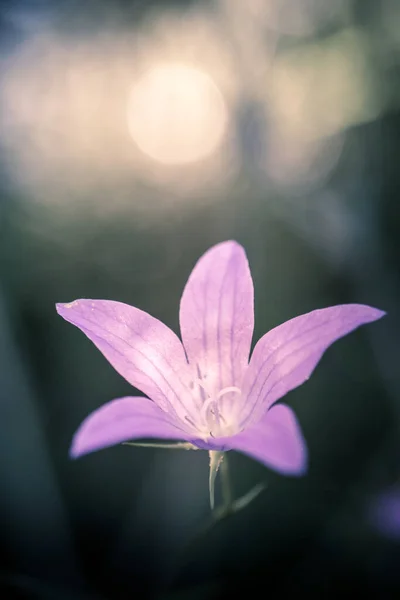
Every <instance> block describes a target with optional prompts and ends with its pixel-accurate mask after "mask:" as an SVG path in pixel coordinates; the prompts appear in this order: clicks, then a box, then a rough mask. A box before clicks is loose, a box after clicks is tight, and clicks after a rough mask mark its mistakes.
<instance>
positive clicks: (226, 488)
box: [221, 452, 233, 512]
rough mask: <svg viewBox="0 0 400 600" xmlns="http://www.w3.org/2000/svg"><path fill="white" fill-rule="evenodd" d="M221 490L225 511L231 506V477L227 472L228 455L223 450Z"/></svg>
mask: <svg viewBox="0 0 400 600" xmlns="http://www.w3.org/2000/svg"><path fill="white" fill-rule="evenodd" d="M221 491H222V505H223V509H224V511H226V512H229V511H230V509H231V506H232V499H233V497H232V487H231V477H230V473H229V462H228V456H227V453H226V452H225V454H224V458H223V460H222V461H221Z"/></svg>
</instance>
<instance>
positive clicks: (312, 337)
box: [241, 304, 385, 423]
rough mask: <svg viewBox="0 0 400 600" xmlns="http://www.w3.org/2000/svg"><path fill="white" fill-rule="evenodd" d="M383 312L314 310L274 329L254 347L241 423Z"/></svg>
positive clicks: (361, 308)
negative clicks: (332, 348) (329, 350)
mask: <svg viewBox="0 0 400 600" xmlns="http://www.w3.org/2000/svg"><path fill="white" fill-rule="evenodd" d="M384 314H385V313H384V312H383V311H381V310H378V309H376V308H372V307H370V306H365V305H362V304H343V305H339V306H331V307H330V308H324V309H320V310H314V311H312V312H310V313H307V314H305V315H301V316H300V317H296V318H294V319H291V320H290V321H287V322H286V323H283V324H282V325H279V326H278V327H275V329H272V330H271V331H270V332H268V333H267V334H266V335H264V336H263V337H262V338H261V339H260V340H259V342H258V343H257V344H256V347H255V348H254V351H253V354H252V357H251V360H250V364H249V368H248V370H247V372H246V375H245V380H244V384H243V398H244V404H243V406H242V411H243V412H242V415H241V416H242V421H243V422H245V423H246V422H247V423H248V422H253V421H255V420H257V419H258V418H260V416H261V415H262V414H263V413H264V412H265V411H266V410H267V409H268V407H270V406H271V405H272V404H273V403H274V402H276V401H277V400H279V398H282V396H284V395H285V394H287V393H288V392H289V391H290V390H292V389H294V388H295V387H297V386H299V385H301V384H302V383H304V381H306V380H307V379H308V378H309V377H310V375H311V373H312V371H313V370H314V368H315V367H316V365H317V363H318V362H319V360H320V358H321V356H322V355H323V353H324V352H325V350H326V349H327V348H328V347H329V346H330V345H331V344H332V343H333V342H335V341H336V340H337V339H339V338H341V337H342V336H344V335H346V334H347V333H349V332H350V331H353V330H354V329H356V328H357V327H359V326H360V325H363V324H365V323H369V322H371V321H375V320H377V319H380V318H381V317H382V316H383V315H384Z"/></svg>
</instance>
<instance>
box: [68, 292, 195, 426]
mask: <svg viewBox="0 0 400 600" xmlns="http://www.w3.org/2000/svg"><path fill="white" fill-rule="evenodd" d="M57 312H58V313H59V314H60V315H61V316H62V317H64V319H66V320H67V321H69V322H70V323H72V324H73V325H76V326H77V327H79V329H81V330H82V331H83V333H85V334H86V335H87V337H88V338H89V339H90V340H92V342H93V343H94V344H95V345H96V346H97V348H98V349H99V350H100V352H102V353H103V354H104V356H105V357H106V359H107V360H108V361H109V362H110V363H111V364H112V366H113V367H114V369H116V371H118V373H120V375H122V376H123V377H125V379H126V380H127V381H129V383H131V384H132V385H133V386H135V387H136V388H138V389H139V390H141V391H142V392H144V393H145V394H147V395H148V396H149V397H150V398H151V399H152V400H154V402H155V403H156V404H158V406H159V407H160V408H162V409H163V410H164V411H166V412H170V413H173V414H175V415H178V416H179V418H180V419H182V420H183V422H185V417H186V416H187V415H191V418H192V420H193V418H194V416H195V412H194V408H193V403H192V397H191V394H190V393H189V392H188V387H187V386H188V385H189V379H190V373H189V366H188V364H187V360H186V357H185V353H184V350H183V346H182V344H181V342H180V340H179V338H178V337H177V336H176V335H175V334H174V333H173V332H172V331H171V330H170V329H169V328H168V327H167V326H166V325H164V324H163V323H161V321H158V320H157V319H155V318H154V317H151V316H150V315H149V314H147V313H145V312H143V311H142V310H139V309H138V308H134V307H133V306H129V305H127V304H123V303H122V302H113V301H109V300H75V302H72V303H71V304H57Z"/></svg>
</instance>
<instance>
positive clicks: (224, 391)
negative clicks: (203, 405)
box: [216, 385, 242, 400]
mask: <svg viewBox="0 0 400 600" xmlns="http://www.w3.org/2000/svg"><path fill="white" fill-rule="evenodd" d="M231 392H232V393H236V394H241V393H242V390H241V389H240V388H238V387H236V386H235V385H231V386H229V387H225V388H223V389H222V390H221V391H220V392H218V394H217V398H216V399H217V400H219V398H221V396H224V394H229V393H231Z"/></svg>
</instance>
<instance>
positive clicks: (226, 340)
mask: <svg viewBox="0 0 400 600" xmlns="http://www.w3.org/2000/svg"><path fill="white" fill-rule="evenodd" d="M57 311H58V313H59V314H60V315H61V316H62V317H63V318H64V319H66V320H67V321H69V322H70V323H72V324H73V325H76V326H77V327H78V328H79V329H81V330H82V331H83V332H84V333H85V334H86V335H87V337H88V338H89V339H91V340H92V342H93V343H94V344H95V345H96V346H97V348H98V349H99V350H100V351H101V352H102V353H103V354H104V356H105V357H106V358H107V360H108V361H109V362H110V363H111V364H112V366H113V367H114V368H115V369H116V370H117V371H118V372H119V373H120V374H121V375H122V376H123V377H125V379H126V380H127V381H129V383H131V384H132V385H133V386H135V387H136V388H138V389H140V390H141V391H142V392H144V393H145V394H146V395H147V396H148V398H144V397H131V396H129V397H125V398H118V399H116V400H112V401H111V402H109V403H107V404H105V405H104V406H103V407H101V408H100V409H98V410H96V411H94V412H93V413H92V414H91V415H89V417H87V418H86V420H85V421H84V422H83V423H82V425H81V426H80V428H79V429H78V431H77V432H76V434H75V436H74V439H73V442H72V447H71V455H72V456H73V457H77V456H80V455H83V454H86V453H88V452H93V451H95V450H99V449H101V448H105V447H108V446H112V445H114V444H117V443H120V442H125V441H128V440H132V439H138V438H163V439H170V440H184V441H186V442H188V443H189V444H192V445H193V446H194V447H196V448H202V449H206V450H209V451H218V452H220V451H226V450H237V451H239V452H243V453H244V454H247V455H249V456H251V457H253V458H255V459H256V460H259V461H261V462H262V463H264V464H265V465H267V466H269V467H271V468H272V469H275V470H277V471H279V472H281V473H284V474H292V475H300V474H303V473H304V472H305V471H306V468H307V448H306V444H305V441H304V438H303V435H302V433H301V430H300V427H299V424H298V422H297V419H296V416H295V414H294V412H293V410H292V409H291V408H290V407H289V406H287V405H286V404H282V403H280V404H277V401H278V400H280V399H281V398H282V397H283V396H285V394H287V393H288V392H289V391H290V390H292V389H294V388H296V387H297V386H299V385H301V384H302V383H304V381H306V380H307V379H308V378H309V377H310V375H311V373H312V371H313V370H314V368H315V366H316V365H317V363H318V361H319V360H320V358H321V356H322V354H323V353H324V351H325V350H326V349H327V348H328V347H329V346H330V345H331V344H332V343H333V342H334V341H336V340H337V339H339V338H340V337H342V336H344V335H346V334H347V333H349V332H350V331H352V330H353V329H356V328H357V327H359V326H360V325H363V324H365V323H369V322H371V321H375V320H376V319H379V318H380V317H382V316H383V315H384V314H385V313H384V312H382V311H381V310H378V309H376V308H371V307H370V306H365V305H362V304H344V305H339V306H332V307H330V308H325V309H320V310H314V311H312V312H310V313H307V314H305V315H301V316H299V317H296V318H294V319H291V320H289V321H287V322H286V323H283V324H282V325H279V326H278V327H276V328H275V329H272V330H271V331H270V332H269V333H267V334H265V335H264V336H263V337H262V338H261V339H260V340H259V341H258V343H257V344H256V346H255V348H254V350H253V352H252V355H251V358H250V360H249V356H250V346H251V340H252V335H253V325H254V309H253V281H252V278H251V273H250V269H249V265H248V262H247V258H246V254H245V251H244V249H243V248H242V247H241V246H240V245H239V244H238V243H236V242H234V241H227V242H223V243H221V244H218V245H216V246H214V247H212V248H210V249H209V250H208V251H207V252H206V253H205V254H204V255H203V256H202V257H201V258H200V259H199V261H198V262H197V264H196V266H195V267H194V269H193V271H192V273H191V275H190V277H189V280H188V282H187V284H186V287H185V289H184V291H183V295H182V298H181V304H180V314H179V317H180V328H181V334H182V342H183V343H182V342H181V341H180V339H179V338H178V337H177V336H176V335H175V333H173V332H172V331H171V330H170V329H169V328H168V327H167V326H166V325H164V324H163V323H161V322H160V321H158V320H157V319H155V318H154V317H152V316H150V315H149V314H147V313H146V312H143V311H142V310H139V309H138V308H134V307H132V306H128V305H127V304H123V303H120V302H114V301H109V300H86V299H84V300H75V301H74V302H72V303H70V304H57Z"/></svg>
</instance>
